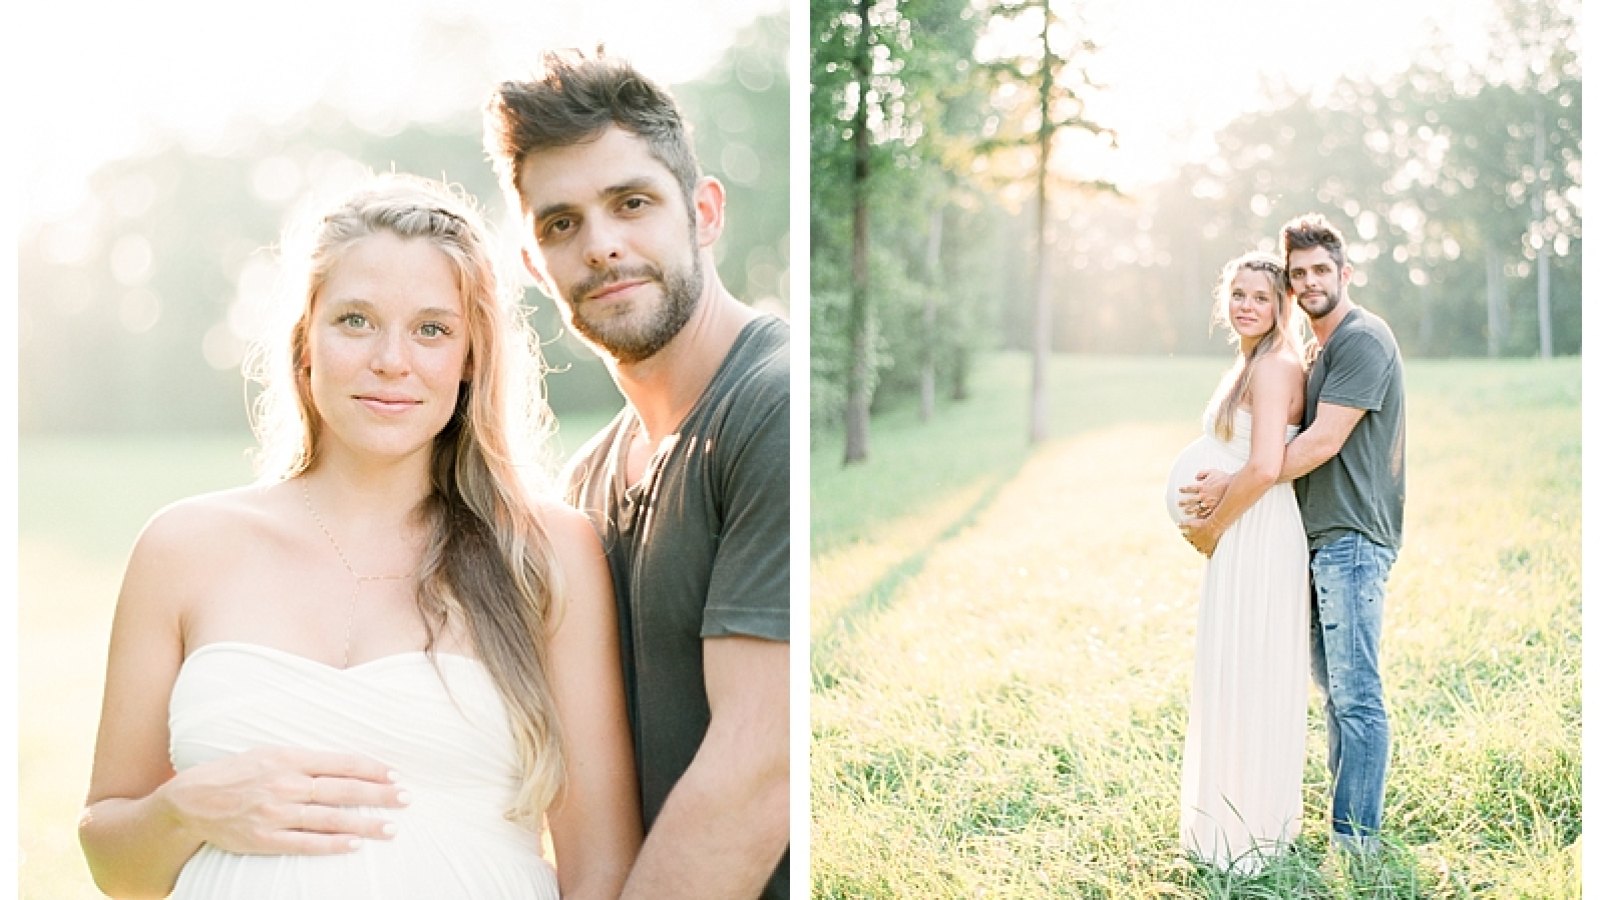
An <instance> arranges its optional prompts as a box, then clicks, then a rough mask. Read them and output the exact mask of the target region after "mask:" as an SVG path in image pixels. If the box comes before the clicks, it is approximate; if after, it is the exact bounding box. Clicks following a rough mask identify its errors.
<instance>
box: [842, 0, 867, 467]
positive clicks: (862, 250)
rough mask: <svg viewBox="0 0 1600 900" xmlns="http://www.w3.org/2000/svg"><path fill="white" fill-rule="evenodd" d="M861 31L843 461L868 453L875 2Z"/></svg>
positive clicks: (854, 460) (863, 10) (864, 2)
mask: <svg viewBox="0 0 1600 900" xmlns="http://www.w3.org/2000/svg"><path fill="white" fill-rule="evenodd" d="M859 6H860V15H861V36H860V37H859V38H858V39H857V42H856V79H857V82H856V83H857V85H859V93H858V95H857V97H856V119H855V122H854V130H855V134H854V135H853V136H852V139H853V142H854V147H855V167H854V169H853V171H852V173H851V178H850V182H851V186H852V187H853V188H854V208H853V215H852V228H853V233H852V236H851V243H850V316H849V328H850V370H849V372H848V373H847V374H846V376H845V402H844V464H845V465H847V466H848V465H850V464H851V463H858V462H863V461H865V460H866V458H867V438H868V424H869V423H868V413H869V410H870V408H871V404H872V394H871V386H870V381H871V378H872V343H871V330H872V320H871V315H872V310H871V307H870V306H869V297H868V294H867V290H868V288H869V286H870V285H869V275H870V271H869V269H868V265H867V260H868V251H869V249H870V245H869V241H868V237H869V236H868V231H867V229H868V226H869V224H870V217H869V215H868V210H867V176H868V175H870V174H871V166H870V158H869V155H868V154H869V152H870V151H871V145H870V144H869V143H868V141H867V94H868V91H869V90H870V88H871V83H872V74H871V73H872V54H871V48H870V41H869V35H871V33H872V26H871V24H870V20H869V19H868V13H869V11H870V7H871V3H870V2H869V0H860V3H859Z"/></svg>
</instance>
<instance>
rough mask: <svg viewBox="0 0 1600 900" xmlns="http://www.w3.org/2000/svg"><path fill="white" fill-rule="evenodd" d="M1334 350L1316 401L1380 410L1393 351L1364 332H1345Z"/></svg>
mask: <svg viewBox="0 0 1600 900" xmlns="http://www.w3.org/2000/svg"><path fill="white" fill-rule="evenodd" d="M1338 350H1339V353H1338V356H1337V357H1336V358H1334V359H1332V360H1330V361H1329V366H1328V375H1327V379H1326V380H1325V381H1323V383H1322V391H1321V393H1320V394H1318V395H1317V401H1318V402H1319V403H1333V404H1337V405H1339V406H1348V407H1351V408H1352V409H1364V410H1367V411H1368V412H1376V411H1378V410H1380V409H1382V408H1383V398H1384V395H1385V394H1386V393H1387V392H1388V388H1389V379H1391V378H1393V377H1394V363H1395V354H1394V353H1393V352H1391V351H1390V349H1389V348H1387V347H1385V346H1384V344H1383V341H1382V340H1380V339H1379V338H1378V336H1377V335H1375V334H1372V333H1370V332H1365V331H1359V332H1356V333H1355V334H1351V335H1348V336H1347V338H1346V339H1345V340H1343V341H1341V342H1340V346H1339V348H1338Z"/></svg>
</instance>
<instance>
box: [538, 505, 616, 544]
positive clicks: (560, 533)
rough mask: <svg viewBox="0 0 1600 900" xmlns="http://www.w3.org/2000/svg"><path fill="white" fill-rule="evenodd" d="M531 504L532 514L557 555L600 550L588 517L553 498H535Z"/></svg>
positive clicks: (598, 538) (596, 534)
mask: <svg viewBox="0 0 1600 900" xmlns="http://www.w3.org/2000/svg"><path fill="white" fill-rule="evenodd" d="M532 503H533V513H534V515H535V516H538V518H539V521H540V523H541V524H543V525H544V529H545V532H546V533H547V534H549V536H550V541H551V543H552V544H554V545H555V549H556V552H557V554H558V555H559V554H561V553H563V552H571V551H575V550H594V551H598V550H599V549H600V535H599V534H598V533H597V532H596V531H595V529H594V523H592V522H590V521H589V517H588V516H585V515H584V514H583V513H581V512H579V511H578V510H576V509H574V508H573V507H571V506H569V505H568V504H566V503H564V502H562V501H561V500H558V499H555V498H553V497H541V498H536V499H534V500H533V501H532Z"/></svg>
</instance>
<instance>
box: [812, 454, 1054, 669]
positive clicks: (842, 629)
mask: <svg viewBox="0 0 1600 900" xmlns="http://www.w3.org/2000/svg"><path fill="white" fill-rule="evenodd" d="M1027 459H1028V457H1027V456H1025V455H1018V456H1017V457H1015V458H1014V459H1013V460H1011V461H1010V464H1009V466H1008V467H1007V468H1006V469H1005V470H1003V471H1000V472H997V473H993V474H991V475H990V476H989V483H988V485H987V486H986V487H985V488H984V489H983V492H982V493H981V494H979V495H978V497H977V499H976V500H974V501H973V503H972V505H971V506H969V507H967V508H966V509H965V510H964V511H962V513H961V514H960V515H958V516H956V517H955V518H954V519H953V520H951V522H950V524H949V525H947V526H945V528H944V530H942V531H940V532H939V534H938V535H936V536H935V537H934V538H933V540H931V541H929V542H928V543H927V545H926V546H924V547H923V548H922V549H920V550H918V551H916V552H915V553H912V554H910V555H909V556H907V557H905V558H904V559H902V560H901V561H900V562H898V563H896V564H895V565H894V566H893V567H891V568H890V569H889V570H888V571H886V572H884V573H883V576H882V577H881V578H879V579H878V580H877V581H876V582H875V583H873V585H872V586H871V587H869V588H867V589H866V590H865V591H862V592H861V593H860V594H858V595H857V596H856V597H855V598H854V599H852V600H851V601H850V602H849V604H848V605H846V606H845V607H844V608H843V609H842V610H840V611H839V614H838V615H837V616H835V617H834V619H833V622H832V623H831V624H830V625H829V627H828V630H827V631H825V632H823V633H822V634H821V635H818V636H816V637H815V638H814V639H813V640H812V644H811V673H812V674H811V679H812V689H813V690H827V689H828V688H831V687H832V686H833V685H834V683H835V682H836V681H837V677H836V672H835V669H834V665H833V655H834V652H835V651H836V650H837V649H838V647H839V646H840V645H841V644H842V643H844V641H845V640H847V639H848V638H849V637H850V636H851V635H853V634H855V633H856V632H857V631H859V630H860V629H862V628H864V627H865V626H866V625H867V623H868V622H870V620H871V619H872V618H874V617H876V616H877V615H879V614H880V613H882V612H883V611H884V610H886V609H888V608H890V607H891V606H893V605H894V603H895V601H896V600H897V599H898V598H899V596H900V589H901V587H902V586H904V585H905V583H906V582H907V581H910V580H911V579H913V578H915V577H916V576H917V575H919V574H921V572H922V570H923V567H924V566H926V565H927V563H928V560H929V558H930V557H932V555H933V553H934V551H936V550H938V549H939V548H940V547H941V546H943V545H944V544H945V543H947V542H949V541H950V540H952V539H954V538H955V537H957V536H958V535H960V534H961V532H963V531H965V530H966V529H967V528H968V527H969V526H971V525H972V524H973V523H974V522H976V521H977V520H978V517H979V516H981V515H982V514H983V512H984V511H985V510H987V509H988V508H989V507H990V506H991V505H992V504H993V503H994V500H995V498H996V497H997V496H999V494H1000V491H1001V489H1002V488H1004V487H1005V486H1006V485H1008V484H1010V483H1011V481H1012V480H1013V479H1015V478H1016V477H1017V474H1018V473H1019V472H1020V471H1021V470H1022V466H1023V464H1024V463H1025V462H1027Z"/></svg>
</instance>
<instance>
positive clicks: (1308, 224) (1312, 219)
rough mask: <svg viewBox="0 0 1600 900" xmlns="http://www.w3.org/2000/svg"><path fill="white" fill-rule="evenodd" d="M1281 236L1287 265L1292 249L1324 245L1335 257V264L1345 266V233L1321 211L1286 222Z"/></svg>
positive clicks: (1330, 254) (1306, 248) (1340, 266)
mask: <svg viewBox="0 0 1600 900" xmlns="http://www.w3.org/2000/svg"><path fill="white" fill-rule="evenodd" d="M1279 236H1280V237H1281V239H1282V244H1283V261H1284V263H1285V265H1287V264H1288V262H1289V252H1290V251H1291V250H1310V249H1311V248H1312V247H1322V248H1325V249H1326V250H1327V251H1328V255H1329V256H1331V257H1333V262H1334V264H1335V265H1337V266H1338V267H1339V268H1341V269H1342V268H1344V235H1342V234H1340V233H1339V229H1337V228H1335V227H1333V223H1331V222H1329V221H1328V220H1327V219H1325V218H1323V216H1322V214H1321V213H1306V214H1305V215H1302V216H1296V217H1294V218H1293V219H1290V220H1289V221H1287V222H1285V223H1284V225H1283V230H1282V231H1281V232H1280V233H1279Z"/></svg>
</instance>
